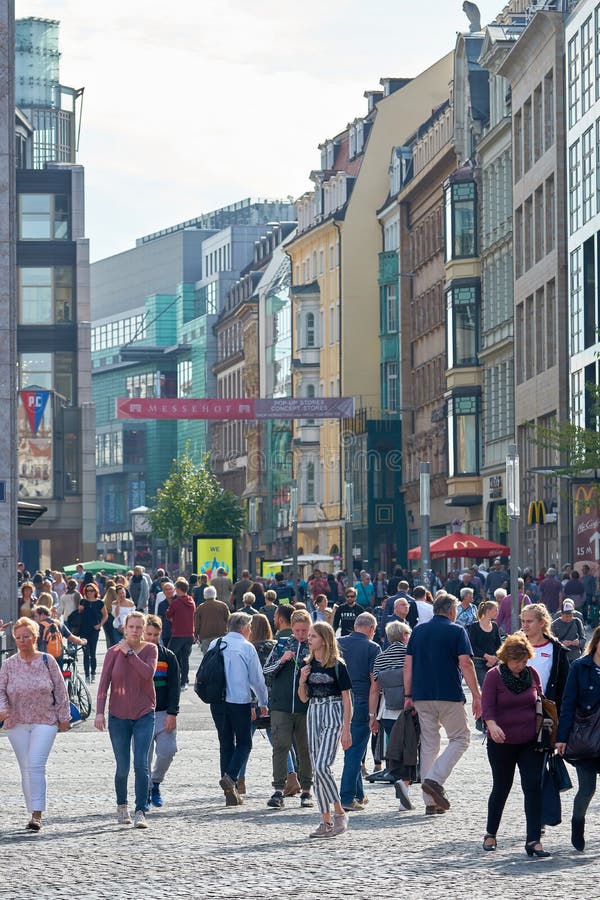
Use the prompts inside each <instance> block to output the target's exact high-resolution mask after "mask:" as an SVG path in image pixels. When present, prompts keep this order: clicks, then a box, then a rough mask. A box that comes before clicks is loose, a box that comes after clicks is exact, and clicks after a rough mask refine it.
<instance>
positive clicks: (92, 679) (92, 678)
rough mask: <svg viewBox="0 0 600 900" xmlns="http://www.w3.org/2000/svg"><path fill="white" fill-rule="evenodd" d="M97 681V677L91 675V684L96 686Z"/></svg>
mask: <svg viewBox="0 0 600 900" xmlns="http://www.w3.org/2000/svg"><path fill="white" fill-rule="evenodd" d="M95 681H96V676H95V675H90V682H91V684H94V683H95Z"/></svg>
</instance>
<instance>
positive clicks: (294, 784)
mask: <svg viewBox="0 0 600 900" xmlns="http://www.w3.org/2000/svg"><path fill="white" fill-rule="evenodd" d="M301 790H302V788H301V787H300V782H299V781H298V776H297V775H296V773H295V772H290V774H289V775H288V776H287V778H286V779H285V787H284V788H283V796H284V797H295V796H296V794H299V793H300V791H301Z"/></svg>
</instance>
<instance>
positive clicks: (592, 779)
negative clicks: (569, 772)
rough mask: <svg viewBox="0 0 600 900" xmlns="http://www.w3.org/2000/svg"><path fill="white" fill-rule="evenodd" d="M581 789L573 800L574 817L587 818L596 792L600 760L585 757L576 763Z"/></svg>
mask: <svg viewBox="0 0 600 900" xmlns="http://www.w3.org/2000/svg"><path fill="white" fill-rule="evenodd" d="M575 768H576V770H577V781H578V782H579V789H578V791H577V793H576V794H575V799H574V801H573V818H574V819H577V820H582V819H585V814H586V812H587V809H588V806H589V805H590V802H591V800H592V797H593V796H594V794H595V793H596V780H597V776H598V773H599V772H600V760H598V759H583V760H581V762H578V763H577V764H576V765H575Z"/></svg>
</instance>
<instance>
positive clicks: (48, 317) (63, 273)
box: [19, 266, 74, 325]
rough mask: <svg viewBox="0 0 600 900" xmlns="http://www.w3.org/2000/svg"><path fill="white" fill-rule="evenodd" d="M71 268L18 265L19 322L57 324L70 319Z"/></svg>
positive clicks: (71, 297)
mask: <svg viewBox="0 0 600 900" xmlns="http://www.w3.org/2000/svg"><path fill="white" fill-rule="evenodd" d="M73 293H74V292H73V268H72V267H71V266H54V267H52V266H35V267H29V266H26V267H22V268H21V269H19V324H20V325H55V324H57V325H60V324H63V323H66V322H72V321H73V306H74V302H73V299H74V298H73Z"/></svg>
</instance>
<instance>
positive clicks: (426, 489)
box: [419, 462, 431, 587]
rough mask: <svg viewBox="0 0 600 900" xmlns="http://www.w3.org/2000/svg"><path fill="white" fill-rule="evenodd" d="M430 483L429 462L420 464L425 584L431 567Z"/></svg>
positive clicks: (422, 553) (422, 560)
mask: <svg viewBox="0 0 600 900" xmlns="http://www.w3.org/2000/svg"><path fill="white" fill-rule="evenodd" d="M430 482H431V468H430V464H429V463H428V462H422V463H421V464H420V485H419V487H420V495H419V496H420V506H421V577H422V578H423V584H424V585H425V587H428V585H427V583H426V574H425V573H426V572H427V570H428V569H429V567H430V566H431V560H430V559H429V534H430V527H429V526H430V515H431V499H430Z"/></svg>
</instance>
